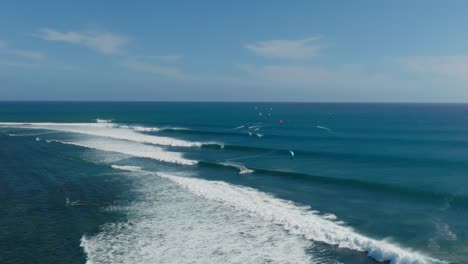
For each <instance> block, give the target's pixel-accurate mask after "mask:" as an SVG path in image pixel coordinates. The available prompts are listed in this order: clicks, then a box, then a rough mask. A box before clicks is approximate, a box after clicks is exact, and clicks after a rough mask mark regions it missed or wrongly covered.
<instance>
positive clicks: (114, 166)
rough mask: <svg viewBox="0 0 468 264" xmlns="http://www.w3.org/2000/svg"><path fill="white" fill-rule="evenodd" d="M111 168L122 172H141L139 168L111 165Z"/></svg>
mask: <svg viewBox="0 0 468 264" xmlns="http://www.w3.org/2000/svg"><path fill="white" fill-rule="evenodd" d="M111 167H112V168H114V169H117V170H124V171H142V170H141V167H139V166H128V165H111Z"/></svg>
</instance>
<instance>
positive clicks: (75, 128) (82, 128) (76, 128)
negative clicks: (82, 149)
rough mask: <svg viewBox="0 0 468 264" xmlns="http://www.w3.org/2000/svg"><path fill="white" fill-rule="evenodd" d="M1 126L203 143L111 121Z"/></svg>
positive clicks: (180, 144) (183, 144) (194, 144)
mask: <svg viewBox="0 0 468 264" xmlns="http://www.w3.org/2000/svg"><path fill="white" fill-rule="evenodd" d="M0 126H9V127H18V128H30V129H45V130H56V131H63V132H71V133H79V134H86V135H93V136H99V137H107V138H113V139H121V140H128V141H133V142H140V143H149V144H155V145H163V146H173V147H200V146H202V145H203V144H202V143H200V142H190V141H186V140H181V139H175V138H170V137H160V136H154V135H148V134H142V133H138V132H135V131H134V130H132V129H128V128H125V127H118V126H117V127H116V126H115V125H113V124H111V123H0Z"/></svg>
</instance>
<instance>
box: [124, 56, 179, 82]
mask: <svg viewBox="0 0 468 264" xmlns="http://www.w3.org/2000/svg"><path fill="white" fill-rule="evenodd" d="M122 65H123V66H125V67H127V68H129V69H131V70H134V71H139V72H146V73H153V74H158V75H163V76H168V77H175V78H182V77H183V76H184V75H183V74H182V72H181V71H180V70H179V69H178V68H175V67H168V66H165V65H162V64H159V63H147V62H142V61H138V60H134V59H130V60H127V61H125V62H123V63H122Z"/></svg>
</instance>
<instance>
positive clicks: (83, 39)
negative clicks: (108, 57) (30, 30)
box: [35, 28, 129, 54]
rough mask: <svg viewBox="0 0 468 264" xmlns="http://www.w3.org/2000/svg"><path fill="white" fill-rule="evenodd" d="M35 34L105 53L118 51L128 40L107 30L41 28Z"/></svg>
mask: <svg viewBox="0 0 468 264" xmlns="http://www.w3.org/2000/svg"><path fill="white" fill-rule="evenodd" d="M35 36H37V37H39V38H42V39H45V40H49V41H59V42H67V43H72V44H79V45H84V46H86V47H88V48H90V49H94V50H96V51H99V52H102V53H106V54H113V53H119V52H120V51H122V49H123V47H124V46H125V45H126V44H127V43H128V42H129V39H128V38H126V37H123V36H119V35H116V34H112V33H108V32H75V31H68V32H60V31H57V30H54V29H50V28H41V29H40V30H39V31H38V33H37V34H36V35H35Z"/></svg>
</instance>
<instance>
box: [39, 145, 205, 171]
mask: <svg viewBox="0 0 468 264" xmlns="http://www.w3.org/2000/svg"><path fill="white" fill-rule="evenodd" d="M46 141H47V142H58V143H62V144H67V145H75V146H80V147H85V148H90V149H97V150H102V151H110V152H117V153H121V154H126V155H130V156H134V157H139V158H148V159H154V160H158V161H162V162H168V163H176V164H181V165H195V164H197V161H195V160H190V159H186V158H184V157H183V156H182V154H181V153H178V152H171V151H167V150H164V149H162V148H159V147H156V146H151V145H145V144H139V143H135V142H130V141H122V140H104V139H89V140H80V141H63V140H46Z"/></svg>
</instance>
